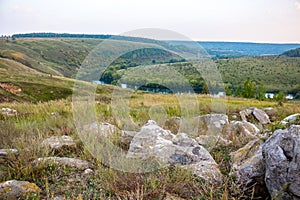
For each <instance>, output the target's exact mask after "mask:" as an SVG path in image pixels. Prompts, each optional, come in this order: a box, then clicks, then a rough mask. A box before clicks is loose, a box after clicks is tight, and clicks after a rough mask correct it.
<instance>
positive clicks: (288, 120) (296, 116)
mask: <svg viewBox="0 0 300 200" xmlns="http://www.w3.org/2000/svg"><path fill="white" fill-rule="evenodd" d="M297 119H300V114H299V113H297V114H293V115H290V116H288V117H286V118H284V119H283V120H282V121H281V124H283V125H286V124H289V123H293V122H295V121H296V120H297Z"/></svg>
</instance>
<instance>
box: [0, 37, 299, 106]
mask: <svg viewBox="0 0 300 200" xmlns="http://www.w3.org/2000/svg"><path fill="white" fill-rule="evenodd" d="M101 41H103V40H101V39H98V38H96V39H94V38H11V39H3V38H2V39H1V40H0V58H1V59H0V69H1V74H0V78H1V79H0V80H1V81H0V84H1V83H3V84H10V83H11V84H12V85H15V87H16V88H20V89H21V90H22V92H21V93H19V94H14V93H11V94H8V92H9V90H8V89H6V90H5V88H3V87H0V96H1V97H0V101H12V100H19V101H21V100H26V101H33V102H36V101H39V100H41V101H46V100H51V99H59V98H66V97H68V96H70V95H71V88H72V81H71V80H69V79H63V78H62V77H68V78H74V77H75V75H76V73H77V71H78V69H79V67H80V66H81V64H82V62H83V61H84V59H85V58H86V57H87V56H88V55H89V53H90V52H91V51H92V50H93V49H94V48H95V47H96V46H97V45H98V44H99V43H100V42H101ZM151 41H152V40H151ZM151 41H147V42H151ZM112 44H113V46H114V47H111V51H114V48H118V47H120V46H123V45H127V46H131V45H132V46H133V45H137V44H143V43H139V42H136V41H125V40H116V41H112ZM148 46H149V44H148ZM108 53H110V52H108ZM181 61H185V60H184V59H182V58H181V57H179V56H177V55H175V54H172V53H170V52H167V51H164V50H161V49H156V48H155V43H153V48H147V49H139V50H136V51H133V52H129V53H126V54H124V55H122V56H121V57H120V58H118V59H116V60H115V61H114V62H113V63H111V65H110V67H109V68H108V69H107V70H106V71H105V72H104V74H103V76H102V77H98V78H99V79H100V78H101V80H103V81H105V82H107V83H116V82H117V81H118V79H120V78H121V77H122V75H123V74H124V72H125V70H127V69H128V68H133V67H139V68H143V67H144V66H146V65H152V66H157V65H159V66H161V67H162V68H163V67H165V66H171V67H174V68H175V69H176V70H177V71H178V72H179V73H180V74H181V75H183V76H185V77H186V78H187V79H188V81H189V82H190V84H191V85H192V87H193V88H194V90H195V91H196V92H199V93H201V92H202V90H203V88H204V87H205V82H204V81H203V78H202V77H201V73H198V72H197V71H195V69H193V67H191V66H189V63H188V62H181ZM174 62H176V63H174ZM214 62H215V63H216V66H217V68H218V70H219V71H220V73H221V76H222V79H223V81H224V83H225V84H226V86H227V87H228V88H230V89H231V90H232V91H234V90H237V89H239V88H241V87H242V86H243V84H244V82H245V81H246V79H247V78H248V77H250V78H251V79H252V80H253V81H254V82H255V83H256V85H257V86H259V85H264V87H265V88H266V89H267V91H269V92H278V91H282V92H285V93H293V94H296V93H298V92H299V91H300V79H299V76H300V58H298V57H288V56H264V57H242V58H229V59H216V60H214ZM133 71H134V70H133ZM140 71H143V70H140ZM164 71H166V70H162V72H164ZM141 73H143V72H141ZM143 77H145V74H136V75H135V77H134V79H130V80H126V81H127V83H129V84H133V85H134V83H140V80H139V79H141V78H143ZM155 78H156V79H157V77H155ZM127 79H128V78H127ZM146 79H147V80H144V82H145V83H146V84H148V83H151V81H152V80H151V77H146ZM177 80H178V79H177V78H176V77H174V75H172V76H171V75H170V76H169V77H165V78H164V82H167V83H171V84H172V85H176V86H178V87H180V86H181V85H180V83H176V81H177ZM174 81H175V82H174ZM152 86H153V87H157V86H155V85H152Z"/></svg>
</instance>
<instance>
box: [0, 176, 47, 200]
mask: <svg viewBox="0 0 300 200" xmlns="http://www.w3.org/2000/svg"><path fill="white" fill-rule="evenodd" d="M40 192H41V190H40V188H39V187H38V186H37V185H36V184H34V183H30V182H27V181H16V180H10V181H6V182H3V183H0V199H29V198H30V197H31V198H32V197H34V196H36V197H37V196H38V194H39V193H40ZM31 198H30V199H31Z"/></svg>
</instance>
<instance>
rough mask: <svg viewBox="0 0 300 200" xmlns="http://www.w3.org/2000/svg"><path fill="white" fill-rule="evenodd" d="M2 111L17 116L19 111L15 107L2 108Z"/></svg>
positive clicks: (6, 114) (7, 114) (3, 113)
mask: <svg viewBox="0 0 300 200" xmlns="http://www.w3.org/2000/svg"><path fill="white" fill-rule="evenodd" d="M1 113H2V115H5V116H16V115H18V112H17V111H16V110H14V109H11V108H1Z"/></svg>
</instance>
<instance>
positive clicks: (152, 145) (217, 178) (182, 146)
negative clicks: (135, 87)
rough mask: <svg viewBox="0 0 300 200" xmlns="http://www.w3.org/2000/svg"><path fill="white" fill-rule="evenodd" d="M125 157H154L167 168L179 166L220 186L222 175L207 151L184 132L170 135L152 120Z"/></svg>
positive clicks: (135, 137) (134, 141) (144, 127)
mask: <svg viewBox="0 0 300 200" xmlns="http://www.w3.org/2000/svg"><path fill="white" fill-rule="evenodd" d="M127 156H128V157H129V158H139V159H142V160H147V159H151V158H153V157H155V158H156V159H158V160H159V162H161V163H165V164H167V165H179V166H181V167H183V168H187V169H189V170H191V171H192V173H193V174H195V175H196V176H198V177H200V178H203V179H205V180H207V181H210V182H212V183H221V182H222V175H221V173H220V171H219V169H218V165H217V163H216V162H215V161H214V159H213V158H212V156H211V155H210V154H209V152H208V151H207V150H206V149H204V148H203V147H202V146H200V145H199V144H198V143H197V142H196V141H195V140H194V139H192V138H191V137H190V136H188V135H186V134H184V133H178V134H177V135H174V134H172V133H171V132H170V131H168V130H164V129H162V128H161V127H159V126H158V125H157V124H156V123H155V122H154V121H149V122H148V123H147V124H145V125H144V126H143V127H142V128H141V131H140V132H139V133H138V134H136V135H135V136H134V138H133V140H132V142H131V144H130V148H129V151H128V154H127Z"/></svg>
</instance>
